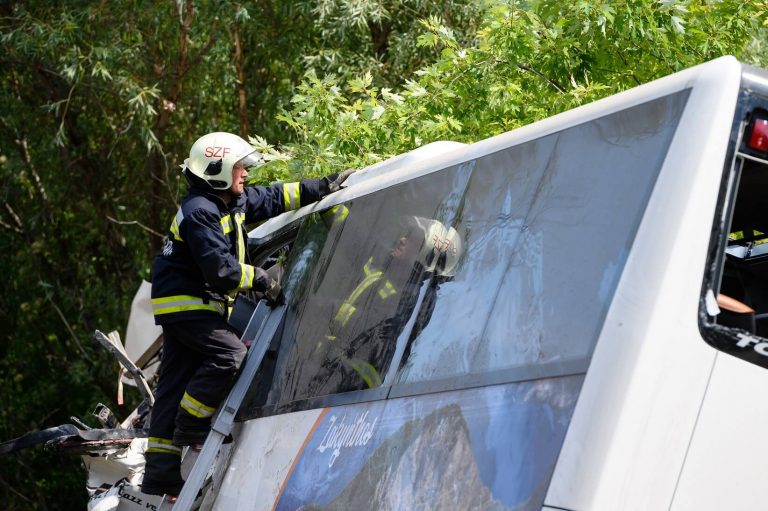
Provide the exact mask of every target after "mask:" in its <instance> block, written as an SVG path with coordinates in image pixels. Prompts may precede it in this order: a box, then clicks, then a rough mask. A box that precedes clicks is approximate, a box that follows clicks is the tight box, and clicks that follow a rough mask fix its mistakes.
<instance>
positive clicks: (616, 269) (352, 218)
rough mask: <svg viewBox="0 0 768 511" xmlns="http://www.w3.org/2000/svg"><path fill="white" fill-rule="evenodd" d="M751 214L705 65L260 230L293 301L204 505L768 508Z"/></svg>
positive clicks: (444, 152) (362, 181)
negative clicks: (283, 271)
mask: <svg viewBox="0 0 768 511" xmlns="http://www.w3.org/2000/svg"><path fill="white" fill-rule="evenodd" d="M435 149H437V150H435ZM763 194H768V73H766V72H764V71H762V70H758V69H754V68H750V67H748V66H744V65H742V64H740V63H739V62H737V61H736V60H735V59H733V58H731V57H724V58H720V59H717V60H715V61H712V62H709V63H707V64H703V65H700V66H697V67H694V68H691V69H689V70H686V71H683V72H680V73H677V74H674V75H671V76H669V77H666V78H663V79H661V80H657V81H655V82H653V83H650V84H647V85H643V86H641V87H637V88H636V89H633V90H630V91H627V92H624V93H621V94H617V95H615V96H612V97H609V98H606V99H603V100H601V101H598V102H595V103H593V104H590V105H587V106H584V107H581V108H578V109H575V110H573V111H569V112H566V113H563V114H560V115H557V116H554V117H552V118H549V119H546V120H544V121H541V122H538V123H535V124H533V125H530V126H526V127H524V128H521V129H517V130H514V131H512V132H509V133H505V134H502V135H499V136H496V137H493V138H490V139H487V140H483V141H481V142H478V143H475V144H471V145H460V144H450V143H449V144H444V143H443V144H438V145H437V146H434V145H433V146H431V147H430V146H427V148H426V149H422V150H417V151H414V152H412V153H409V154H407V155H405V156H401V157H397V158H393V159H392V160H389V161H387V162H384V163H383V164H379V165H377V166H374V167H372V168H369V169H366V170H364V171H361V172H359V173H358V174H356V175H355V176H354V178H353V180H350V184H349V186H348V187H347V188H346V189H344V190H342V191H340V192H339V193H336V194H334V195H332V196H329V197H328V198H326V199H324V200H323V201H322V202H320V203H318V204H316V205H313V206H311V207H306V208H303V209H301V210H298V211H297V212H294V213H290V214H286V215H283V216H282V217H280V218H277V219H273V220H272V221H270V222H268V223H266V224H264V225H262V226H260V227H259V228H258V229H256V230H255V231H253V232H251V234H250V238H251V242H252V246H254V247H255V252H256V255H255V259H256V260H257V261H258V262H262V261H263V260H264V259H265V257H266V256H267V255H273V256H274V254H275V251H279V254H280V257H279V261H280V263H281V264H282V265H283V267H284V270H285V277H284V279H283V285H284V289H285V291H286V296H287V298H288V303H287V304H286V306H285V307H283V308H280V310H279V314H280V320H279V325H278V326H277V327H276V330H275V332H276V333H275V334H274V335H273V336H272V335H271V334H270V338H269V339H268V340H267V341H266V342H267V344H268V348H265V349H266V356H265V357H264V361H263V362H262V363H261V365H260V367H259V369H258V372H257V374H256V376H255V377H254V378H253V379H252V381H250V382H249V389H248V392H247V394H246V395H245V399H244V401H243V403H242V405H241V406H240V407H239V410H238V412H237V418H236V422H235V424H234V427H233V434H234V438H235V440H234V443H233V444H232V446H231V447H230V448H229V449H228V451H227V455H222V456H220V459H219V461H218V463H217V465H216V466H215V468H214V478H213V481H214V482H213V485H212V487H211V488H212V490H211V491H209V494H208V495H207V496H206V497H205V498H204V499H203V507H204V508H209V509H217V510H232V509H238V510H246V509H247V510H277V511H284V510H285V511H288V510H290V511H294V510H298V509H301V510H309V509H312V510H315V509H316V510H321V509H322V510H325V509H333V510H335V509H366V510H382V511H383V510H395V509H397V510H399V509H424V510H431V509H443V510H454V509H478V510H481V509H482V510H516V511H518V510H540V509H545V510H550V511H554V510H561V511H563V510H568V511H582V510H611V511H613V510H643V511H647V510H671V511H682V510H696V511H701V510H718V511H720V510H729V511H731V510H745V511H746V510H750V511H751V510H755V509H766V508H768V483H766V481H765V473H766V469H768V442H766V441H765V428H766V426H768V400H766V399H765V395H766V392H768V371H766V367H768V273H767V271H768V264H767V263H766V262H768V243H765V244H763V243H762V241H768V225H766V224H768V200H765V199H763ZM331 215H335V217H334V218H330V219H329V217H330V216H331ZM437 222H439V223H437ZM435 225H437V226H442V231H441V230H440V228H439V227H438V228H437V230H435V227H434V226H435ZM414 232H415V233H416V235H415V237H414ZM425 235H426V238H428V239H426V241H424V244H420V243H421V242H422V241H423V238H424V237H425ZM411 239H417V240H420V241H418V243H417V244H416V246H415V248H414V249H412V250H411V249H409V248H408V245H409V243H411V242H410V241H408V240H411ZM425 246H426V247H428V249H425V248H424V247H425ZM272 314H278V311H273V312H272ZM273 330H274V329H273ZM262 333H263V331H262ZM246 337H247V335H246ZM262 342H264V341H263V340H262ZM241 385H242V384H241Z"/></svg>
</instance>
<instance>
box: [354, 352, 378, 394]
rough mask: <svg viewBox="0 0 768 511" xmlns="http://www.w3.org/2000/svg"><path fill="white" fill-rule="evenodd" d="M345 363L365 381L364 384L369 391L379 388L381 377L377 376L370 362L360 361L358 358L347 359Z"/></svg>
mask: <svg viewBox="0 0 768 511" xmlns="http://www.w3.org/2000/svg"><path fill="white" fill-rule="evenodd" d="M346 362H347V364H348V365H349V366H350V367H351V368H352V369H354V370H355V372H356V373H357V374H358V375H360V377H361V378H362V379H363V380H365V384H366V385H368V388H369V389H372V388H374V387H380V386H381V383H382V381H381V376H379V372H378V371H377V370H376V368H375V367H373V365H372V364H371V363H370V362H366V361H365V360H360V359H359V358H358V359H354V358H353V359H349V360H346Z"/></svg>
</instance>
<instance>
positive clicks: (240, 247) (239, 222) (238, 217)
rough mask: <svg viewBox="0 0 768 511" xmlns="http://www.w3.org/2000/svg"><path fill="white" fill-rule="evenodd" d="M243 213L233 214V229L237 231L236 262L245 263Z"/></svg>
mask: <svg viewBox="0 0 768 511" xmlns="http://www.w3.org/2000/svg"><path fill="white" fill-rule="evenodd" d="M244 220H245V214H244V213H235V228H236V229H237V262H238V263H240V264H243V263H244V262H245V239H244V238H243V221H244Z"/></svg>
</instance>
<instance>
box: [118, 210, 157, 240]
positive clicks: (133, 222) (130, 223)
mask: <svg viewBox="0 0 768 511" xmlns="http://www.w3.org/2000/svg"><path fill="white" fill-rule="evenodd" d="M107 220H109V221H110V222H114V223H116V224H119V225H138V226H139V227H141V228H142V229H144V230H145V231H147V232H148V233H150V234H154V235H155V236H157V237H159V238H164V237H165V236H164V235H163V234H160V233H159V232H157V231H154V230H152V229H150V228H149V227H147V226H146V225H144V224H142V223H141V222H139V221H138V220H117V219H116V218H112V217H111V216H109V215H107Z"/></svg>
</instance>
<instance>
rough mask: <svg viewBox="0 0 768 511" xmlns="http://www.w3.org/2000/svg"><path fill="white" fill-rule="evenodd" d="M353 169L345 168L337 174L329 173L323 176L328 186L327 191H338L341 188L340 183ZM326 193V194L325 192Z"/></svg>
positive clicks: (352, 172)
mask: <svg viewBox="0 0 768 511" xmlns="http://www.w3.org/2000/svg"><path fill="white" fill-rule="evenodd" d="M354 172H355V169H347V170H345V171H343V172H341V173H339V174H330V175H328V176H326V177H324V178H323V181H325V184H326V186H327V188H328V193H333V192H338V191H339V190H340V189H341V184H342V183H343V182H344V181H346V180H347V178H348V177H349V176H351V175H352V174H354ZM326 195H327V194H326Z"/></svg>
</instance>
